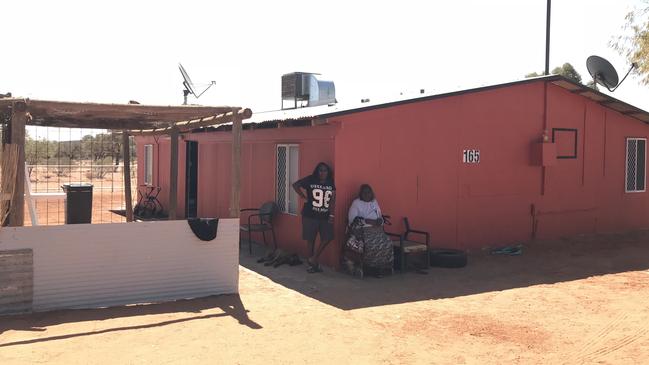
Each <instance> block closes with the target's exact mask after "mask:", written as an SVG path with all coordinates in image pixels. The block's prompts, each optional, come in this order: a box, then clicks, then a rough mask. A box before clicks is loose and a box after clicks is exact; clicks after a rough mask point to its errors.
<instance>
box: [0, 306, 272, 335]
mask: <svg viewBox="0 0 649 365" xmlns="http://www.w3.org/2000/svg"><path fill="white" fill-rule="evenodd" d="M216 308H220V309H221V310H222V312H221V313H210V314H207V313H204V312H203V311H205V310H211V309H216ZM167 313H193V314H195V315H192V316H188V317H184V318H179V319H173V320H168V321H158V322H153V323H146V324H141V325H134V326H122V327H113V328H107V329H102V330H96V331H87V332H78V333H68V334H65V335H60V336H49V337H40V338H34V339H29V340H24V341H16V342H9V343H0V348H1V347H7V346H14V345H26V344H31V343H37V342H44V341H52V340H62V339H68V338H74V337H81V336H92V335H99V334H103V333H110V332H119V331H127V330H133V329H144V328H152V327H160V326H166V325H170V324H175V323H181V322H189V321H195V320H201V319H209V318H217V317H227V316H230V317H233V318H235V319H236V320H237V321H239V323H240V324H241V325H244V326H247V327H249V328H252V329H260V328H262V327H261V326H260V325H259V324H258V323H256V322H254V321H253V320H251V319H250V318H249V317H248V311H247V310H246V308H245V307H244V306H243V303H242V302H241V298H240V297H239V295H238V294H235V295H218V296H210V297H205V298H198V299H191V300H178V301H174V302H166V303H158V304H143V305H130V306H122V307H110V308H98V309H70V310H59V311H51V312H43V313H31V314H24V315H14V316H2V317H0V334H2V333H3V332H5V331H8V330H15V331H33V332H45V331H46V330H47V328H48V327H51V326H55V325H58V324H64V323H75V322H86V321H101V320H108V319H115V318H128V317H139V316H146V315H156V314H167Z"/></svg>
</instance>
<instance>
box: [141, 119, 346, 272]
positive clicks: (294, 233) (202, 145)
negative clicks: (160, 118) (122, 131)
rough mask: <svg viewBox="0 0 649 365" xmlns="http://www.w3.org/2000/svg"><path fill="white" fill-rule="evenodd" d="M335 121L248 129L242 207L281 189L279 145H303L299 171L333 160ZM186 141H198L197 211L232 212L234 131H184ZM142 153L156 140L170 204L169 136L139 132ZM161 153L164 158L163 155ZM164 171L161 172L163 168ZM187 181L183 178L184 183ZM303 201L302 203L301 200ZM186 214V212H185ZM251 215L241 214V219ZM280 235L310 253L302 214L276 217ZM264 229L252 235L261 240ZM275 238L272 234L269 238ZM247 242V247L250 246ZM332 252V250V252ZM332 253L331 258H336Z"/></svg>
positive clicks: (157, 166) (181, 187)
mask: <svg viewBox="0 0 649 365" xmlns="http://www.w3.org/2000/svg"><path fill="white" fill-rule="evenodd" d="M335 129H336V128H335V127H333V126H317V127H295V128H273V129H257V130H244V131H243V134H242V148H241V183H242V186H241V208H259V207H260V206H261V205H262V204H263V203H265V202H268V201H274V200H275V195H276V187H275V184H276V160H277V157H276V146H277V144H298V145H299V176H305V175H308V174H310V173H311V172H312V171H313V168H314V167H315V166H316V164H317V163H318V162H320V161H324V162H326V163H328V164H330V165H332V166H333V165H334V161H333V156H334V151H333V147H334V135H335ZM183 140H184V141H188V140H192V141H197V142H198V154H199V160H198V180H199V182H198V216H199V217H227V216H229V204H230V193H231V191H230V186H231V181H230V179H231V171H230V169H231V161H232V154H231V147H232V144H231V134H230V133H229V132H211V133H192V134H185V135H184V136H183ZM183 140H181V142H180V143H179V151H180V152H181V153H179V156H180V157H179V169H178V171H179V172H178V207H179V208H181V210H179V211H181V214H184V201H185V197H184V195H185V154H184V152H185V144H184V143H182V141H183ZM136 143H137V153H138V156H143V153H144V145H145V144H149V143H151V144H153V145H154V164H153V166H154V172H153V176H154V178H153V180H154V184H157V185H159V186H161V187H162V192H161V194H160V200H161V202H162V204H163V206H164V207H165V210H166V208H167V207H168V191H169V190H168V189H169V188H168V186H169V184H168V181H169V158H170V149H169V143H170V141H169V139H168V138H162V139H158V141H157V143H156V140H155V139H154V138H153V137H138V138H137V139H136ZM158 157H159V159H158ZM143 166H144V164H138V175H137V176H138V181H144V170H143ZM158 172H159V173H158ZM181 183H182V184H181ZM299 207H300V209H301V207H302V202H300V204H299ZM181 216H182V215H181ZM245 219H247V215H246V214H244V215H242V220H245ZM275 229H276V237H277V241H278V242H279V243H280V246H281V247H284V248H286V249H289V250H291V251H294V252H298V253H300V254H303V255H305V254H306V253H307V252H306V245H305V243H304V241H303V240H302V231H301V218H300V217H299V216H298V215H291V214H286V213H281V214H279V215H278V216H277V218H276V221H275ZM261 238H262V237H261V235H260V234H255V235H253V240H257V241H260V240H261ZM268 241H269V242H271V239H270V238H268ZM246 248H247V247H246ZM331 255H333V254H331ZM333 257H334V256H332V260H333Z"/></svg>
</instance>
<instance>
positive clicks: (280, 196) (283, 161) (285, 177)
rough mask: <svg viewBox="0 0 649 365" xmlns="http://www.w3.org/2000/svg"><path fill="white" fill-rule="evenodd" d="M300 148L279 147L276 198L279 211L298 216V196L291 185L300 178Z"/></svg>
mask: <svg viewBox="0 0 649 365" xmlns="http://www.w3.org/2000/svg"><path fill="white" fill-rule="evenodd" d="M298 165H299V148H298V146H297V145H290V144H281V145H277V181H276V183H275V186H276V187H277V191H276V193H275V197H276V200H277V205H278V206H279V210H280V211H281V212H284V213H289V214H297V208H298V196H297V193H296V192H295V190H293V188H292V187H291V185H292V184H293V183H294V182H295V181H297V180H298V178H299V171H298Z"/></svg>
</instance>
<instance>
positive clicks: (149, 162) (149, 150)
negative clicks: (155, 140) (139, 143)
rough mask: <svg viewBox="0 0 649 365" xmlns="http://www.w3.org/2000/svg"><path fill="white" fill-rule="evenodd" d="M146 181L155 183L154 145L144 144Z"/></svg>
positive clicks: (146, 182)
mask: <svg viewBox="0 0 649 365" xmlns="http://www.w3.org/2000/svg"><path fill="white" fill-rule="evenodd" d="M144 183H145V184H146V185H152V184H153V145H152V144H145V145H144Z"/></svg>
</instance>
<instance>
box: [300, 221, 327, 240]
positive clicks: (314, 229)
mask: <svg viewBox="0 0 649 365" xmlns="http://www.w3.org/2000/svg"><path fill="white" fill-rule="evenodd" d="M318 234H320V242H327V241H331V240H333V239H334V225H333V223H329V220H327V219H316V218H310V217H305V216H302V239H303V240H305V241H311V242H313V241H315V239H316V236H317V235H318Z"/></svg>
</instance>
